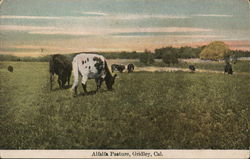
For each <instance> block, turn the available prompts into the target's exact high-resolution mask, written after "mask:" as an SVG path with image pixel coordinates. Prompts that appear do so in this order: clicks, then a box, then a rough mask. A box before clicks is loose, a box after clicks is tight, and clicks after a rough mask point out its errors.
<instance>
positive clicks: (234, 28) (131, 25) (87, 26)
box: [0, 0, 250, 56]
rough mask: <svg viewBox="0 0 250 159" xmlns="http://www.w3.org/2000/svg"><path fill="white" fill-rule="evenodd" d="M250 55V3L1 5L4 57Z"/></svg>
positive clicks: (25, 0)
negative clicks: (198, 50)
mask: <svg viewBox="0 0 250 159" xmlns="http://www.w3.org/2000/svg"><path fill="white" fill-rule="evenodd" d="M217 40H220V41H224V42H225V43H226V44H228V45H229V47H230V48H231V49H238V50H250V7H249V2H248V0H0V54H12V55H16V56H41V55H48V54H55V53H61V54H63V53H76V52H118V51H138V52H140V51H144V50H145V49H147V50H151V51H154V49H156V48H161V47H166V46H173V47H181V46H191V47H197V46H201V45H206V44H208V43H209V42H211V41H217Z"/></svg>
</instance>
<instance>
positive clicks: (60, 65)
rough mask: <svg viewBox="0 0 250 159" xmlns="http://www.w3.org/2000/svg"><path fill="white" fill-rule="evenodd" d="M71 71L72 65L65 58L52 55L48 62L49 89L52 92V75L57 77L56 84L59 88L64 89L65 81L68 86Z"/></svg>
mask: <svg viewBox="0 0 250 159" xmlns="http://www.w3.org/2000/svg"><path fill="white" fill-rule="evenodd" d="M71 71H72V63H71V61H70V60H69V59H68V58H67V57H65V56H63V55H59V54H55V55H52V56H51V59H50V61H49V72H50V89H51V90H52V81H53V78H54V74H57V75H58V84H59V87H60V88H65V83H66V81H68V85H69V82H70V76H71Z"/></svg>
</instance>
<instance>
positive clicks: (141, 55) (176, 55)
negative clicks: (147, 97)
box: [0, 46, 250, 64]
mask: <svg viewBox="0 0 250 159" xmlns="http://www.w3.org/2000/svg"><path fill="white" fill-rule="evenodd" d="M205 49H206V50H208V51H207V52H206V53H204V50H205ZM215 50H220V49H217V48H216V49H215ZM221 50H224V49H221ZM202 51H203V52H202ZM210 52H211V53H210ZM226 52H227V55H229V56H231V57H233V58H240V57H250V51H243V50H229V51H226ZM79 53H81V52H79ZM79 53H72V54H64V55H65V56H68V57H69V58H71V59H73V57H74V56H75V55H76V54H79ZM90 53H98V54H101V55H103V56H104V57H105V58H107V59H140V62H142V63H144V64H151V63H153V62H154V59H162V60H163V62H165V63H167V64H170V63H172V64H175V63H178V59H188V58H202V59H211V60H213V59H215V60H216V58H221V56H224V55H221V56H217V55H214V54H213V53H214V51H213V49H211V48H208V46H200V47H196V48H193V47H189V46H184V47H180V48H176V47H171V46H167V47H162V48H158V49H155V50H154V52H151V51H149V50H145V51H144V52H136V51H133V52H126V51H122V52H90ZM201 54H204V56H203V57H204V58H203V57H202V56H201ZM214 57H215V58H214ZM49 59H50V55H46V56H40V57H17V56H13V55H3V54H0V61H24V62H48V61H49Z"/></svg>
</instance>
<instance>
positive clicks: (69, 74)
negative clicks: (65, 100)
mask: <svg viewBox="0 0 250 159" xmlns="http://www.w3.org/2000/svg"><path fill="white" fill-rule="evenodd" d="M70 76H71V71H70V72H69V73H68V86H69V83H70Z"/></svg>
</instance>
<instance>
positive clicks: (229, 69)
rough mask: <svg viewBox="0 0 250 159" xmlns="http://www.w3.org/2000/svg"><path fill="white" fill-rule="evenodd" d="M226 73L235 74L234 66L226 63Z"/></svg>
mask: <svg viewBox="0 0 250 159" xmlns="http://www.w3.org/2000/svg"><path fill="white" fill-rule="evenodd" d="M224 73H228V74H231V75H232V74H233V68H232V65H231V64H230V63H229V62H226V66H225V67H224Z"/></svg>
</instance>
